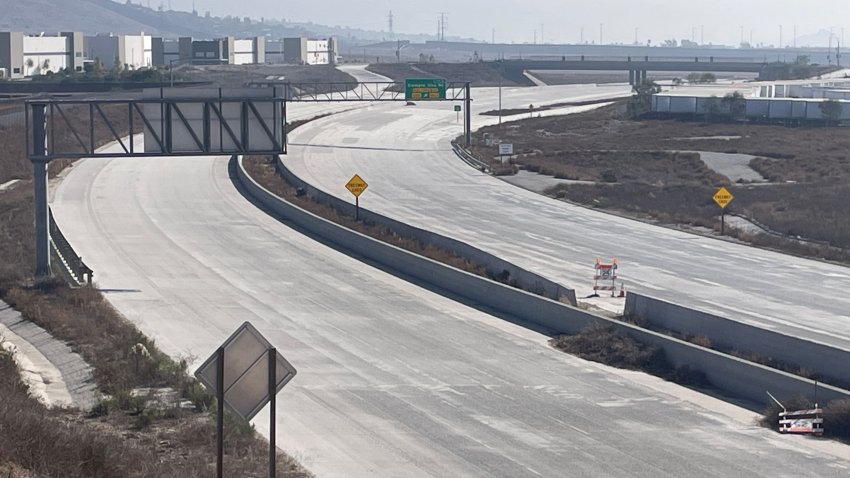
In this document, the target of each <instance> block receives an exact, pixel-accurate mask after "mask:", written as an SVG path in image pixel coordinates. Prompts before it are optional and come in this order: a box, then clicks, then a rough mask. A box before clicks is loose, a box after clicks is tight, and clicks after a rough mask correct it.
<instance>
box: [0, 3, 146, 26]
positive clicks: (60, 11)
mask: <svg viewBox="0 0 850 478" xmlns="http://www.w3.org/2000/svg"><path fill="white" fill-rule="evenodd" d="M98 3H101V2H93V1H90V0H27V1H26V2H21V1H19V0H0V10H2V11H3V15H0V30H3V31H23V32H27V33H38V32H42V31H43V32H49V33H56V32H59V31H83V32H85V33H98V32H104V31H105V32H109V31H114V32H128V33H129V32H141V31H144V32H146V33H147V32H150V33H159V32H158V30H157V29H155V28H153V27H152V26H151V25H146V24H144V23H142V22H139V21H136V20H133V19H132V18H130V17H127V16H126V15H123V14H121V13H117V12H114V11H112V10H110V9H108V8H104V7H103V6H102V5H98ZM48 12H50V13H52V14H51V15H48Z"/></svg>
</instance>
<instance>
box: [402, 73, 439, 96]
mask: <svg viewBox="0 0 850 478" xmlns="http://www.w3.org/2000/svg"><path fill="white" fill-rule="evenodd" d="M404 99H406V100H407V101H419V100H444V99H446V80H443V79H440V78H423V79H411V78H408V79H406V80H404Z"/></svg>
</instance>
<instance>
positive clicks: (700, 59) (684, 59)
mask: <svg viewBox="0 0 850 478" xmlns="http://www.w3.org/2000/svg"><path fill="white" fill-rule="evenodd" d="M520 61H562V62H568V61H569V62H581V61H587V62H593V61H595V62H639V61H643V62H665V63H678V62H681V63H764V62H765V60H764V58H738V57H725V56H720V55H718V56H652V55H630V56H599V55H529V56H523V57H522V58H520V57H519V56H515V57H510V58H506V59H505V60H504V62H505V63H510V62H520Z"/></svg>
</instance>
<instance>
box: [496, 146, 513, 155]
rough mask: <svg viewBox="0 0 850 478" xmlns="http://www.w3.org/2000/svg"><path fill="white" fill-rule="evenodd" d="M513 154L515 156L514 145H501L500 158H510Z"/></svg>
mask: <svg viewBox="0 0 850 478" xmlns="http://www.w3.org/2000/svg"><path fill="white" fill-rule="evenodd" d="M512 154H514V145H513V143H499V155H500V156H510V155H512Z"/></svg>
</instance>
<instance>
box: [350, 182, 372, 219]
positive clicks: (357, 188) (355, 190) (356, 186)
mask: <svg viewBox="0 0 850 478" xmlns="http://www.w3.org/2000/svg"><path fill="white" fill-rule="evenodd" d="M345 187H346V189H348V190H349V191H351V194H353V195H354V220H355V221H359V220H360V195H361V194H363V191H365V190H366V188H368V187H369V185H368V184H366V181H364V180H363V178H361V177H360V175H358V174H355V175H354V176H352V177H351V179H349V180H348V183H346V185H345Z"/></svg>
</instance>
